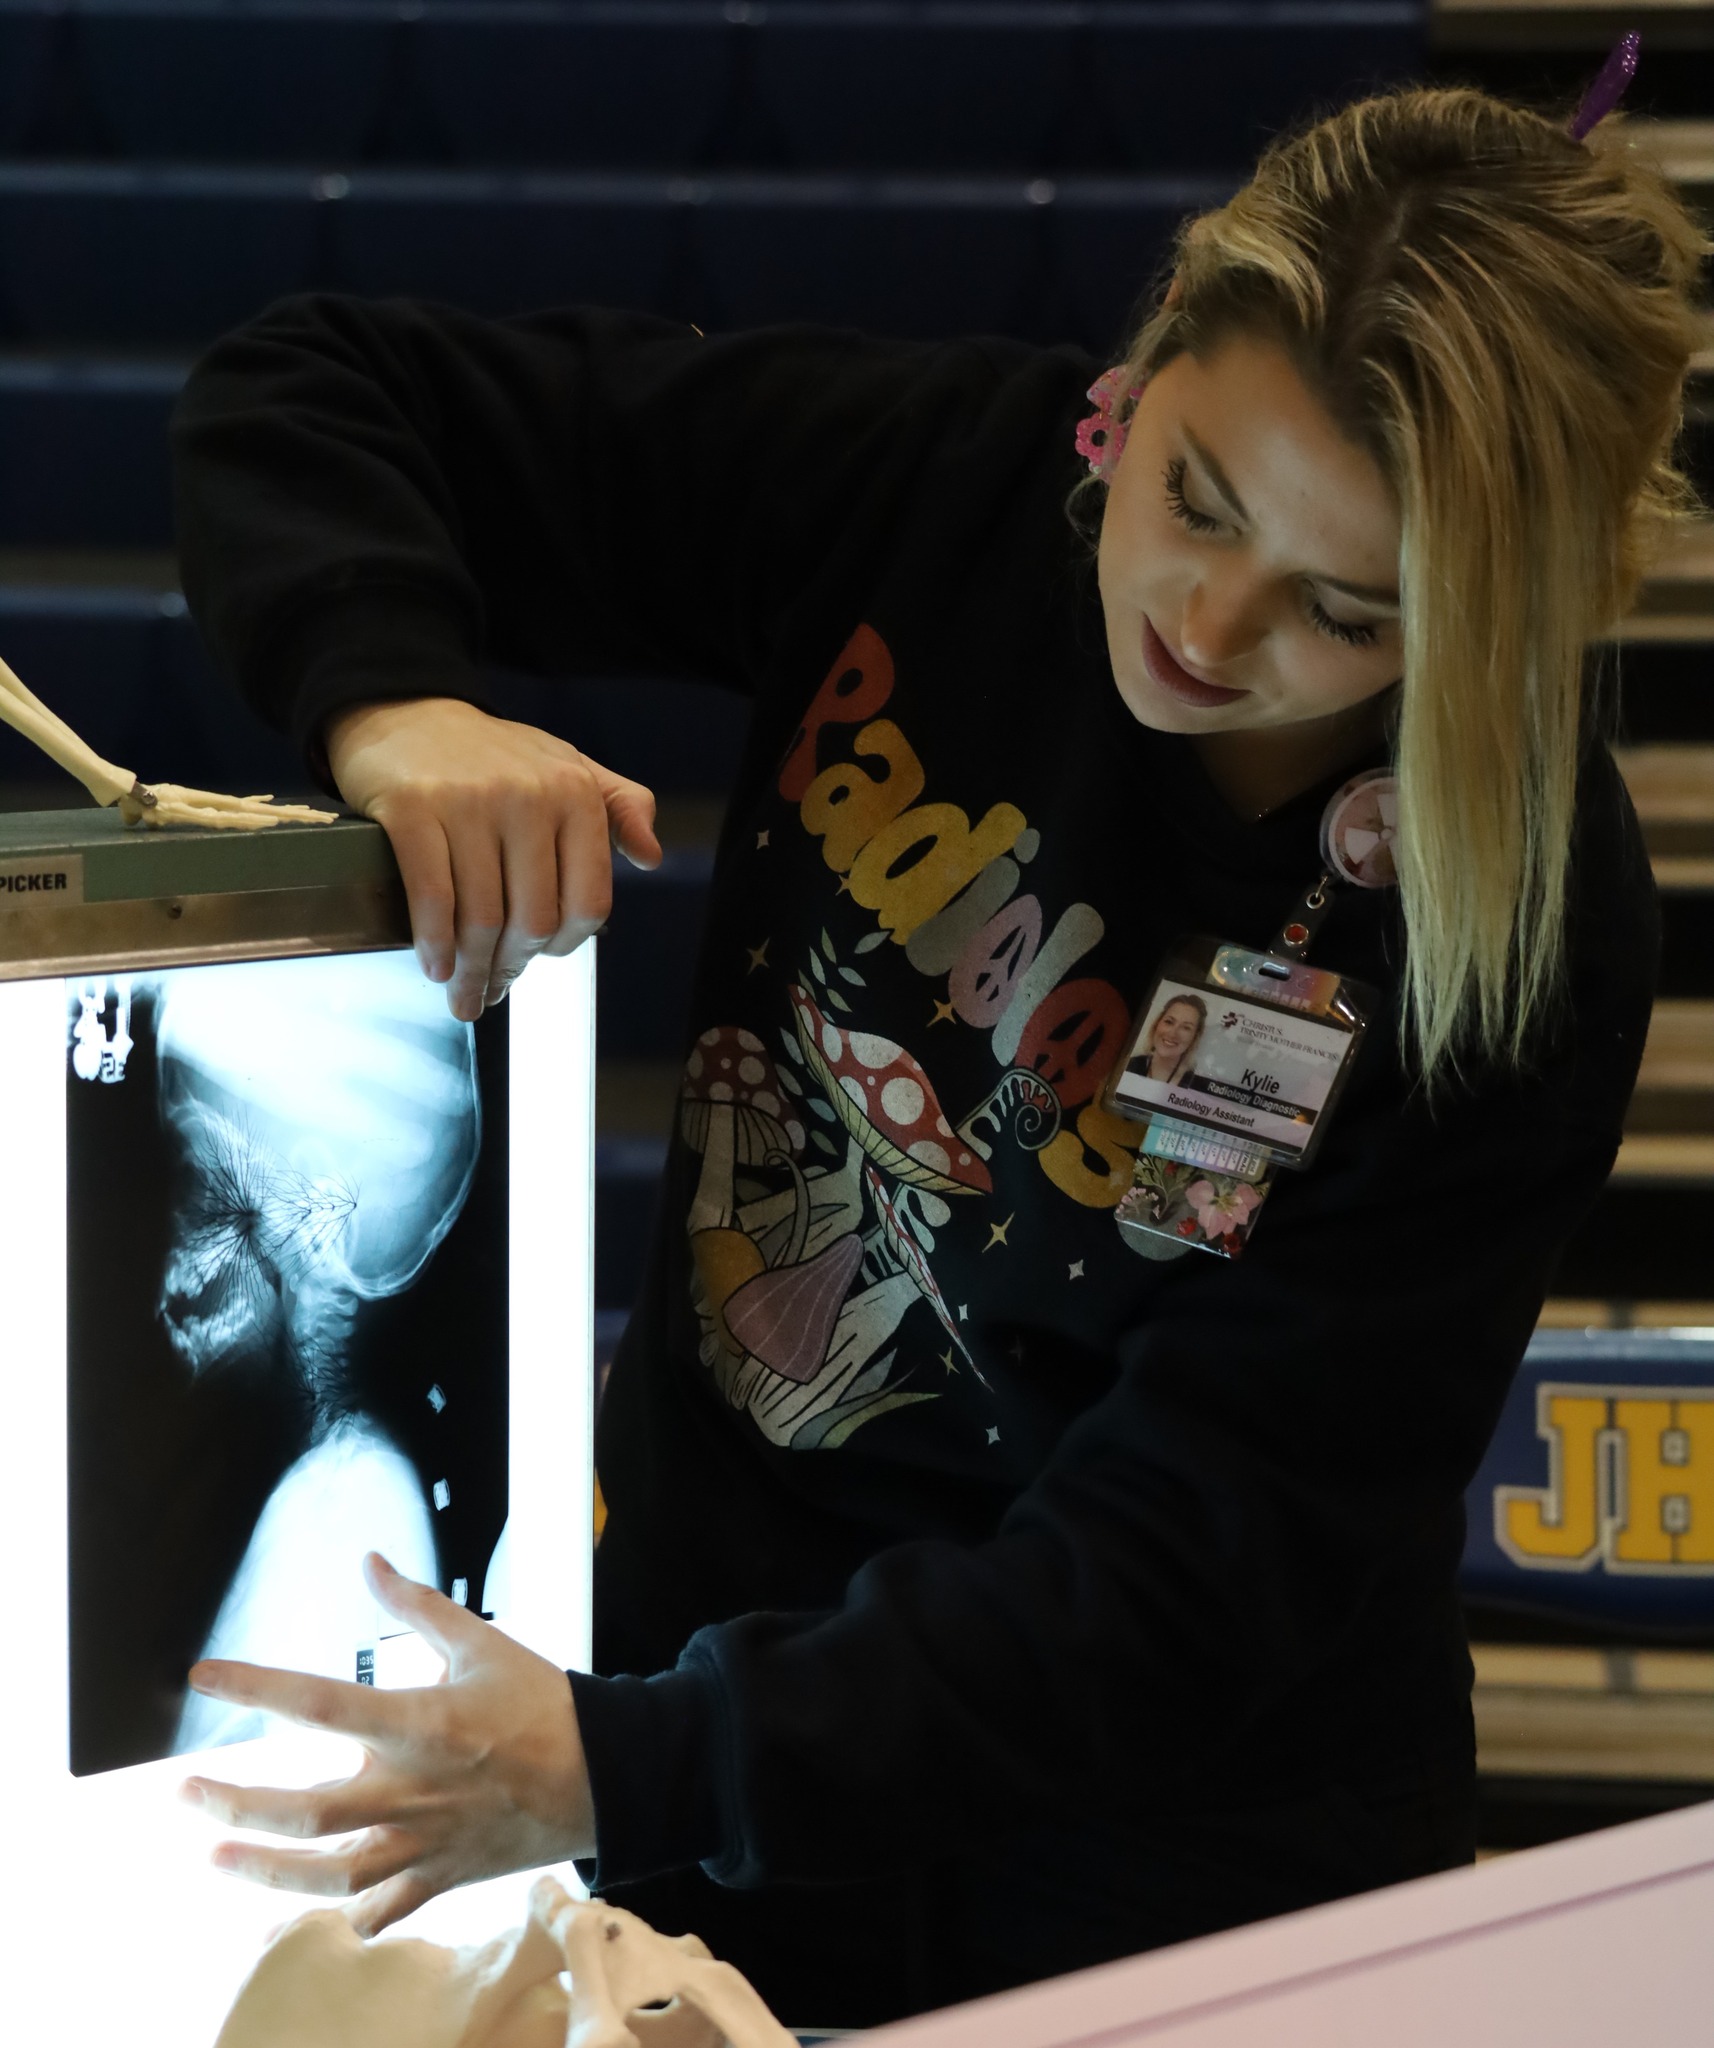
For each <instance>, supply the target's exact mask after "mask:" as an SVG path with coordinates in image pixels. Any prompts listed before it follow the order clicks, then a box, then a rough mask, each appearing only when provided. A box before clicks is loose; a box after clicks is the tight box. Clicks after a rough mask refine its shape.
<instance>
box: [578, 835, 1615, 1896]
mask: <svg viewBox="0 0 1714 2048" xmlns="http://www.w3.org/2000/svg"><path fill="white" fill-rule="evenodd" d="M1647 890H1648V882H1647V873H1646V868H1645V869H1644V870H1643V871H1642V875H1641V878H1640V888H1634V889H1633V890H1632V891H1631V893H1630V897H1629V905H1628V916H1629V920H1630V923H1631V925H1632V926H1633V928H1634V929H1633V930H1632V931H1631V932H1627V933H1622V934H1617V935H1615V933H1614V932H1613V931H1612V930H1609V931H1608V932H1607V933H1606V934H1605V936H1604V938H1602V937H1597V938H1596V940H1595V947H1596V948H1599V947H1601V946H1602V945H1604V944H1605V945H1606V946H1607V947H1608V951H1607V952H1606V956H1605V958H1604V960H1602V962H1601V964H1600V967H1599V969H1598V970H1594V971H1592V972H1591V973H1590V974H1588V975H1586V976H1584V977H1583V978H1582V985H1580V986H1578V985H1574V1003H1573V1005H1572V1008H1573V1011H1574V1014H1575V1016H1576V1019H1577V1022H1576V1025H1575V1038H1576V1047H1575V1056H1563V1057H1560V1058H1557V1059H1555V1060H1554V1061H1552V1062H1550V1063H1548V1064H1547V1065H1546V1066H1544V1067H1543V1068H1541V1069H1540V1070H1538V1072H1537V1073H1536V1074H1535V1075H1534V1076H1533V1077H1532V1078H1529V1079H1527V1080H1525V1081H1524V1082H1522V1083H1519V1082H1515V1081H1514V1082H1510V1083H1506V1084H1496V1085H1493V1086H1487V1087H1482V1088H1473V1089H1470V1090H1468V1091H1466V1092H1465V1093H1464V1094H1463V1095H1462V1096H1460V1097H1457V1098H1455V1099H1453V1100H1451V1101H1449V1102H1446V1103H1444V1104H1443V1105H1442V1106H1441V1107H1440V1109H1439V1110H1438V1112H1437V1113H1435V1114H1430V1112H1429V1111H1428V1109H1427V1108H1425V1107H1424V1106H1423V1105H1422V1103H1421V1101H1420V1098H1418V1099H1415V1100H1413V1101H1411V1102H1408V1103H1406V1104H1404V1106H1403V1107H1401V1103H1400V1096H1401V1093H1402V1089H1401V1087H1400V1086H1398V1085H1392V1086H1383V1087H1378V1088H1377V1087H1375V1086H1373V1085H1370V1086H1368V1087H1366V1088H1365V1089H1364V1090H1363V1091H1362V1100H1361V1102H1360V1103H1359V1102H1357V1101H1352V1100H1349V1099H1348V1108H1347V1110H1346V1111H1345V1112H1342V1113H1341V1116H1342V1121H1341V1122H1339V1123H1336V1124H1335V1126H1334V1128H1333V1130H1332V1131H1331V1132H1330V1133H1329V1137H1328V1141H1327V1146H1326V1150H1325V1152H1324V1155H1323V1160H1322V1162H1321V1163H1320V1164H1318V1166H1317V1167H1316V1168H1315V1169H1314V1170H1313V1171H1311V1172H1309V1173H1306V1174H1303V1175H1288V1176H1285V1177H1284V1178H1283V1179H1282V1181H1281V1183H1280V1184H1279V1185H1278V1187H1277V1189H1276V1191H1275V1192H1274V1194H1273V1195H1272V1196H1271V1197H1270V1201H1269V1206H1268V1209H1267V1212H1266V1214H1265V1217H1264V1221H1263V1226H1262V1227H1260V1228H1258V1230H1257V1232H1256V1235H1255V1237H1254V1238H1253V1240H1252V1241H1251V1243H1250V1245H1249V1246H1248V1247H1247V1249H1246V1252H1245V1255H1244V1257H1243V1259H1242V1260H1241V1261H1237V1262H1234V1263H1230V1264H1228V1263H1227V1262H1224V1261H1218V1260H1215V1259H1212V1258H1204V1257H1198V1256H1196V1255H1194V1254H1193V1255H1190V1256H1188V1257H1186V1258H1185V1259H1184V1260H1182V1261H1181V1262H1180V1264H1179V1266H1178V1267H1177V1268H1175V1269H1174V1272H1173V1276H1172V1278H1171V1280H1170V1282H1169V1283H1168V1284H1167V1285H1166V1286H1165V1287H1164V1288H1163V1289H1162V1290H1161V1292H1160V1293H1159V1294H1158V1295H1157V1296H1156V1307H1155V1310H1154V1312H1153V1314H1152V1315H1151V1318H1150V1320H1149V1321H1148V1322H1147V1324H1146V1325H1144V1326H1140V1327H1136V1328H1133V1329H1131V1330H1129V1331H1128V1332H1126V1333H1125V1334H1124V1335H1123V1337H1122V1339H1121V1341H1120V1343H1119V1346H1118V1355H1117V1361H1116V1371H1115V1374H1114V1378H1113V1381H1112V1384H1111V1387H1110V1390H1109V1391H1108V1392H1107V1393H1106V1395H1105V1397H1104V1398H1102V1399H1101V1400H1100V1401H1099V1402H1098V1403H1097V1404H1095V1405H1094V1406H1092V1407H1090V1408H1088V1409H1087V1410H1085V1411H1084V1412H1083V1413H1082V1414H1081V1415H1080V1416H1079V1417H1078V1418H1077V1420H1076V1421H1075V1422H1074V1423H1073V1425H1072V1426H1071V1427H1070V1428H1069V1429H1068V1430H1067V1431H1066V1433H1065V1434H1064V1435H1063V1437H1062V1438H1061V1439H1060V1441H1059V1443H1058V1445H1057V1447H1056V1448H1055V1450H1054V1452H1053V1454H1052V1455H1051V1457H1050V1458H1049V1460H1048V1461H1047V1463H1046V1464H1045V1466H1044V1467H1043V1468H1042V1469H1041V1470H1040V1471H1039V1473H1038V1475H1037V1476H1036V1478H1035V1480H1034V1481H1033V1483H1032V1484H1030V1485H1029V1486H1028V1487H1027V1489H1026V1490H1025V1491H1024V1492H1023V1493H1022V1494H1021V1495H1020V1496H1019V1497H1018V1498H1017V1500H1016V1501H1015V1503H1014V1504H1013V1506H1012V1507H1011V1509H1010V1510H1009V1512H1008V1513H1007V1514H1006V1515H1005V1517H1004V1519H1003V1521H1002V1522H1001V1524H1000V1525H999V1527H998V1528H997V1530H996V1532H995V1534H994V1535H993V1537H992V1538H991V1540H989V1541H987V1542H985V1543H981V1544H976V1545H969V1546H960V1545H956V1544H951V1543H945V1542H913V1543H908V1544H903V1545H899V1546H896V1547H893V1548H890V1549H887V1550H885V1551H884V1552H882V1553H880V1554H879V1555H877V1556H876V1557H875V1558H874V1559H872V1560H871V1561H870V1562H869V1563H868V1564H866V1565H865V1566H864V1567H863V1568H862V1569H861V1570H860V1571H858V1573H857V1574H856V1576H855V1577H854V1578H853V1579H852V1581H851V1582H850V1585H849V1587H848V1589H847V1592H846V1594H845V1597H844V1600H843V1602H842V1604H841V1605H840V1606H839V1607H838V1608H837V1609H836V1610H834V1611H828V1612H823V1613H817V1614H809V1615H805V1614H779V1613H757V1614H750V1615H746V1616H742V1617H739V1618H736V1619H733V1620H730V1621H727V1622H725V1623H722V1624H721V1625H718V1626H714V1627H709V1628H704V1629H702V1630H701V1631H699V1632H698V1633H697V1634H696V1635H695V1636H693V1637H692V1638H691V1640H690V1642H689V1644H688V1646H687V1647H686V1649H685V1651H684V1653H683V1655H682V1657H681V1658H680V1660H679V1662H678V1665H677V1668H676V1669H675V1670H673V1671H669V1672H667V1673H664V1674H662V1676H661V1677H660V1678H658V1679H652V1680H649V1681H647V1682H646V1686H647V1689H649V1690H648V1697H647V1702H646V1707H645V1703H644V1702H643V1701H642V1700H639V1699H637V1698H635V1697H634V1696H633V1697H630V1698H628V1697H627V1696H626V1694H625V1692H624V1688H626V1687H632V1688H635V1687H637V1685H638V1681H636V1680H623V1679H615V1680H600V1679H588V1678H585V1679H582V1680H580V1681H579V1689H578V1704H579V1709H580V1713H582V1714H584V1715H585V1716H586V1718H587V1719H588V1722H589V1727H590V1732H591V1737H592V1739H591V1741H590V1744H589V1753H590V1758H591V1770H592V1783H593V1789H594V1794H595V1806H596V1815H597V1831H598V1850H599V1862H598V1881H599V1882H600V1883H602V1884H610V1883H614V1882H620V1881H624V1880H627V1879H632V1878H639V1877H643V1876H646V1875H650V1874H653V1873H654V1872H655V1871H658V1870H660V1869H663V1868H668V1867H671V1866H672V1864H673V1863H674V1862H675V1861H679V1860H689V1859H690V1857H691V1856H693V1855H694V1857H695V1859H696V1860H698V1861H700V1862H701V1863H702V1865H703V1868H704V1869H705V1870H706V1872H707V1873H708V1875H710V1876H711V1877H713V1878H715V1879H716V1880H718V1881H720V1882H722V1883H725V1884H728V1885H737V1886H753V1885H759V1884H766V1883H776V1882H788V1883H814V1882H825V1881H834V1880H839V1879H855V1878H860V1877H863V1876H866V1875H873V1874H880V1873H882V1872H884V1871H885V1870H886V1869H888V1868H896V1867H897V1866H898V1865H899V1864H900V1863H908V1862H911V1861H913V1860H921V1859H925V1858H930V1857H932V1856H933V1855H935V1854H944V1853H945V1851H946V1848H947V1846H948V1845H949V1844H956V1845H958V1846H959V1848H960V1849H961V1850H964V1851H967V1852H968V1851H974V1850H976V1849H978V1848H979V1847H980V1845H981V1843H982V1841H983V1839H984V1836H985V1835H987V1834H990V1833H993V1832H996V1831H1004V1830H1015V1829H1016V1828H1018V1827H1020V1826H1025V1825H1030V1824H1034V1823H1037V1822H1051V1821H1053V1820H1056V1819H1061V1820H1062V1819H1064V1818H1065V1817H1067V1816H1069V1815H1075V1814H1077V1813H1080V1812H1082V1813H1087V1812H1091V1811H1129V1812H1131V1813H1133V1814H1135V1813H1139V1812H1143V1813H1146V1812H1147V1810H1148V1809H1149V1807H1150V1805H1151V1804H1159V1803H1160V1802H1161V1801H1162V1800H1163V1799H1170V1798H1171V1797H1172V1796H1173V1795H1175V1794H1181V1793H1182V1790H1183V1788H1184V1787H1185V1786H1187V1785H1188V1786H1194V1785H1196V1784H1197V1783H1201V1784H1202V1785H1204V1786H1207V1787H1210V1788H1211V1792H1210V1796H1212V1788H1216V1787H1218V1785H1219V1784H1220V1782H1221V1778H1222V1774H1223V1771H1224V1770H1225V1769H1226V1767H1227V1766H1228V1765H1229V1763H1230V1761H1231V1759H1232V1757H1233V1756H1234V1755H1235V1754H1241V1753H1242V1748H1243V1745H1244V1744H1245V1742H1246V1739H1247V1736H1248V1735H1250V1734H1251V1733H1253V1732H1258V1731H1261V1730H1264V1729H1266V1728H1267V1727H1268V1726H1269V1725H1270V1722H1271V1721H1272V1720H1273V1719H1274V1718H1275V1717H1277V1716H1279V1715H1280V1714H1282V1713H1286V1712H1289V1711H1290V1710H1291V1709H1292V1704H1293V1702H1294V1700H1296V1701H1301V1700H1302V1699H1303V1698H1304V1697H1305V1695H1306V1694H1307V1695H1308V1696H1309V1697H1310V1698H1314V1697H1315V1692H1316V1686H1317V1681H1318V1678H1320V1679H1322V1680H1323V1682H1325V1674H1326V1673H1327V1672H1328V1671H1329V1670H1330V1669H1331V1668H1334V1667H1336V1666H1337V1664H1338V1663H1339V1661H1340V1659H1341V1657H1342V1656H1348V1655H1349V1654H1350V1652H1351V1647H1352V1645H1353V1642H1354V1641H1360V1640H1361V1637H1362V1631H1363V1630H1364V1628H1365V1627H1366V1626H1367V1625H1370V1624H1369V1623H1366V1621H1365V1610H1366V1609H1367V1610H1368V1614H1369V1616H1370V1620H1371V1622H1372V1618H1373V1615H1374V1607H1373V1604H1372V1603H1373V1602H1374V1600H1375V1597H1376V1593H1377V1589H1378V1588H1379V1587H1380V1586H1382V1585H1383V1583H1385V1582H1386V1581H1387V1579H1388V1577H1389V1574H1390V1573H1391V1572H1392V1570H1393V1569H1394V1568H1395V1567H1396V1566H1397V1564H1398V1561H1399V1559H1400V1558H1401V1556H1405V1555H1409V1554H1410V1553H1411V1552H1412V1551H1413V1550H1414V1551H1417V1552H1420V1551H1421V1549H1422V1548H1423V1546H1424V1545H1425V1544H1427V1545H1428V1546H1430V1548H1431V1549H1432V1548H1433V1546H1434V1544H1435V1543H1436V1541H1437V1537H1438V1540H1439V1541H1442V1542H1443V1541H1444V1540H1445V1539H1444V1532H1445V1530H1446V1527H1447V1521H1448V1517H1449V1515H1452V1514H1454V1513H1455V1512H1456V1509H1457V1506H1458V1503H1459V1501H1460V1499H1461V1497H1462V1494H1463V1492H1464V1489H1465V1488H1466V1487H1467V1486H1468V1485H1469V1483H1470V1480H1471V1478H1472V1476H1473V1474H1474V1471H1475V1469H1476V1466H1477V1464H1478V1463H1479V1461H1480V1457H1481V1454H1482V1451H1483V1448H1484V1446H1485V1444H1486V1441H1487V1439H1488V1437H1489V1435H1490V1434H1491V1432H1492V1429H1493V1426H1494V1422H1495V1420H1496V1418H1497V1415H1498V1412H1499V1409H1500V1406H1501V1403H1502V1401H1503V1399H1504V1395H1505V1391H1506V1387H1507V1384H1508V1382H1509V1380H1510V1377H1511V1375H1512V1372H1513V1371H1514V1369H1515V1367H1516V1364H1517V1361H1518V1359H1519V1358H1520V1357H1521V1355H1522V1353H1523V1351H1524V1348H1525V1345H1526V1344H1527V1342H1528V1339H1529V1336H1530V1333H1531V1330H1532V1327H1533V1325H1534V1323H1535V1320H1536V1317H1537V1315H1538V1313H1539V1310H1540V1305H1541V1302H1542V1300H1543V1297H1544V1295H1545V1292H1546V1290H1547V1286H1548V1283H1549V1280H1550V1277H1551V1274H1552V1269H1553V1266H1554V1263H1555V1261H1556V1259H1557V1257H1558V1256H1559V1254H1560V1252H1561V1250H1562V1248H1563V1246H1564V1244H1565V1242H1566V1240H1567V1238H1568V1237H1569V1236H1570V1234H1571V1233H1572V1231H1573V1230H1574V1229H1575V1227H1576V1226H1577V1225H1578V1223H1579V1222H1580V1221H1581V1220H1582V1219H1583V1218H1584V1216H1585V1215H1586V1214H1587V1212H1588V1210H1589V1209H1590V1207H1591V1205H1592V1204H1593V1202H1594V1200H1595V1198H1596V1196H1597V1194H1598V1192H1599V1190H1600V1188H1601V1186H1602V1183H1603V1181H1604V1180H1605V1178H1606V1176H1607V1173H1608V1171H1609V1169H1610V1167H1611V1164H1612V1161H1613V1158H1614V1155H1615V1152H1616V1149H1617V1144H1618V1139H1619V1131H1620V1122H1621V1118H1622V1114H1623V1108H1624V1103H1625V1100H1626V1098H1627V1097H1628V1094H1629V1091H1630V1087H1631V1084H1632V1082H1633V1080H1634V1077H1635V1073H1636V1068H1637V1063H1638V1060H1639V1058H1640V1055H1641V1048H1642V1041H1643V1037H1644V1034H1645V1031H1646V1025H1647V1015H1648V996H1649V991H1650V989H1651V987H1652V980H1653V973H1652V948H1653V935H1654V924H1653V916H1652V909H1651V907H1650V901H1651V899H1650V898H1649V896H1648V894H1647V893H1646V892H1647ZM1645 954H1648V955H1649V957H1648V958H1646V959H1645V958H1644V955H1645ZM1593 955H1594V949H1590V950H1589V951H1586V953H1585V957H1586V958H1593ZM1385 1028H1386V1027H1385V1024H1384V1022H1383V1024H1381V1025H1378V1026H1377V1030H1382V1031H1384V1029H1385ZM1568 1035H1570V1033H1569V1030H1568ZM1370 1050H1371V1051H1372V1052H1374V1053H1375V1054H1376V1055H1377V1056H1379V1057H1390V1048H1383V1047H1381V1046H1373V1045H1372V1046H1371V1048H1370ZM1396 1078H1397V1077H1396V1070H1395V1082H1396ZM610 1687H611V1688H615V1690H614V1691H612V1692H611V1693H609V1692H608V1690H607V1689H608V1688H610ZM645 1728H646V1729H647V1731H648V1733H647V1735H646V1737H645V1736H644V1735H643V1733H642V1731H643V1730H644V1729H645ZM648 1748H653V1751H654V1755H655V1757H656V1761H657V1765H658V1767H659V1769H660V1771H661V1773H662V1775H661V1777H660V1778H659V1780H658V1781H657V1782H658V1784H660V1785H666V1786H678V1787H680V1788H684V1787H687V1786H689V1785H692V1784H701V1783H703V1782H706V1785H708V1786H711V1787H713V1788H714V1794H715V1797H714V1801H713V1802H712V1804H711V1803H710V1801H709V1800H708V1798H707V1796H706V1794H705V1793H701V1792H699V1793H698V1795H697V1796H696V1797H690V1796H688V1794H687V1795H686V1796H684V1797H682V1798H680V1799H676V1800H667V1799H663V1798H661V1797H660V1796H658V1794H657V1793H656V1792H655V1791H654V1790H652V1789H651V1787H650V1786H649V1785H648V1784H646V1783H645V1782H644V1779H643V1776H642V1772H641V1756H642V1751H643V1750H645V1749H648Z"/></svg>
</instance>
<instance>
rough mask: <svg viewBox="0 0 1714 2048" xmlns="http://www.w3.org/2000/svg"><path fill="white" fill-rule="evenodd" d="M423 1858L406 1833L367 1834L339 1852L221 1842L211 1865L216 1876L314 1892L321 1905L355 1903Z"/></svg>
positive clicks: (375, 1830)
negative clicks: (220, 1873)
mask: <svg viewBox="0 0 1714 2048" xmlns="http://www.w3.org/2000/svg"><path fill="white" fill-rule="evenodd" d="M421 1852H422V1844H421V1843H420V1842H419V1841H418V1840H417V1838H416V1837H415V1836H414V1835H412V1834H410V1833H408V1832H407V1831H406V1830H405V1829H403V1828H386V1827H382V1828H368V1829H366V1830H365V1831H364V1832H363V1833H362V1834H361V1835H359V1836H358V1837H357V1839H356V1840H355V1841H354V1842H347V1843H345V1844H344V1845H343V1846H342V1847H340V1848H338V1849H276V1848H274V1847H273V1845H272V1844H271V1843H268V1842H222V1843H220V1844H219V1845H218V1847H217V1848H216V1849H215V1851H214V1854H213V1856H212V1857H211V1858H210V1861H211V1862H212V1863H213V1865H214V1867H215V1869H216V1870H224V1871H225V1872H226V1873H227V1874H228V1875H229V1876H231V1877H242V1878H244V1879H246V1880H247V1881H248V1882H249V1883H251V1884H266V1885H272V1886H273V1887H274V1888H275V1889H276V1890H278V1891H286V1892H309V1893H312V1894H313V1895H314V1896H315V1897H316V1898H320V1899H353V1898H356V1897H357V1895H358V1894H359V1893H360V1892H366V1891H368V1890H369V1888H370V1887H371V1886H372V1885H377V1884H383V1883H385V1882H386V1880H387V1879H388V1878H390V1877H396V1876H398V1874H399V1873H400V1872H401V1871H403V1870H408V1869H409V1868H410V1866H411V1864H412V1863H413V1862H414V1861H415V1860H416V1858H417V1857H418V1856H419V1855H420V1854H421Z"/></svg>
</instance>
